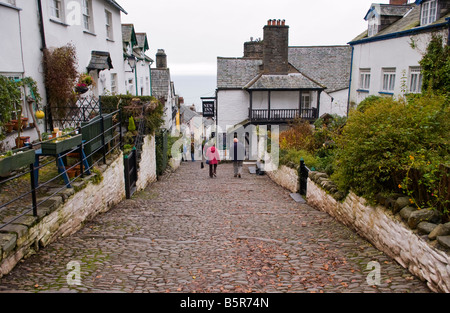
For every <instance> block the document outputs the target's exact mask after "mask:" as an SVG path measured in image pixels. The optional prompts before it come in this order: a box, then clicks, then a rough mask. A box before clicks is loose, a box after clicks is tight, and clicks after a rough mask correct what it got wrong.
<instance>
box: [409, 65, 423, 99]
mask: <svg viewBox="0 0 450 313" xmlns="http://www.w3.org/2000/svg"><path fill="white" fill-rule="evenodd" d="M422 83H423V75H422V68H421V67H420V66H411V67H410V68H409V83H408V87H409V88H408V91H409V93H421V92H422Z"/></svg>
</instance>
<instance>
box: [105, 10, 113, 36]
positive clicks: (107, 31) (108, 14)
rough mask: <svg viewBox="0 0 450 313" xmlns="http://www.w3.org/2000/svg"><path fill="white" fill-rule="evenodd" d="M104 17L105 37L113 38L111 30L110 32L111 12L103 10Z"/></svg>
mask: <svg viewBox="0 0 450 313" xmlns="http://www.w3.org/2000/svg"><path fill="white" fill-rule="evenodd" d="M105 17H106V38H108V39H111V40H112V39H113V32H112V14H111V12H109V11H107V10H105Z"/></svg>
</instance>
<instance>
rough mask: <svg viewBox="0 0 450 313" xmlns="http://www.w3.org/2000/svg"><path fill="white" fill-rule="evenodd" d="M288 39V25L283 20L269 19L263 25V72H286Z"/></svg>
mask: <svg viewBox="0 0 450 313" xmlns="http://www.w3.org/2000/svg"><path fill="white" fill-rule="evenodd" d="M288 41H289V26H286V23H285V20H269V21H268V23H267V25H266V26H264V39H263V63H264V64H263V66H264V73H266V74H279V75H283V74H284V75H285V74H288V72H289V64H288V46H289V42H288Z"/></svg>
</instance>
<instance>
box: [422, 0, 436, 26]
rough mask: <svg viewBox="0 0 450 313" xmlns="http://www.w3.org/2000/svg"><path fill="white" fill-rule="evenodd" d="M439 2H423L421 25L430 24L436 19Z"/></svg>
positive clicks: (432, 0) (434, 0) (433, 0)
mask: <svg viewBox="0 0 450 313" xmlns="http://www.w3.org/2000/svg"><path fill="white" fill-rule="evenodd" d="M436 13H437V3H436V0H431V1H427V2H423V3H422V12H421V20H420V23H421V25H428V24H431V23H433V22H435V21H436Z"/></svg>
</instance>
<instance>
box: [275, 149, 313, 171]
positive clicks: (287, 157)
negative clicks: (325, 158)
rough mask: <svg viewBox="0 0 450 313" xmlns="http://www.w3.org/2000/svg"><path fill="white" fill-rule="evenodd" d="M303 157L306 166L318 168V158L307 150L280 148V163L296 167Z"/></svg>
mask: <svg viewBox="0 0 450 313" xmlns="http://www.w3.org/2000/svg"><path fill="white" fill-rule="evenodd" d="M301 158H303V160H304V161H305V164H306V166H308V167H309V168H313V167H314V168H316V167H317V165H318V162H317V159H316V158H315V157H314V155H313V154H311V153H310V152H308V151H306V150H297V149H280V155H279V164H280V165H286V166H289V167H295V166H297V165H299V164H300V159H301Z"/></svg>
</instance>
